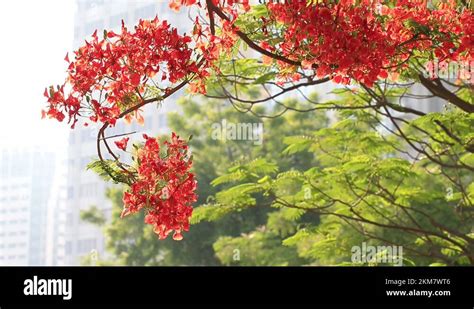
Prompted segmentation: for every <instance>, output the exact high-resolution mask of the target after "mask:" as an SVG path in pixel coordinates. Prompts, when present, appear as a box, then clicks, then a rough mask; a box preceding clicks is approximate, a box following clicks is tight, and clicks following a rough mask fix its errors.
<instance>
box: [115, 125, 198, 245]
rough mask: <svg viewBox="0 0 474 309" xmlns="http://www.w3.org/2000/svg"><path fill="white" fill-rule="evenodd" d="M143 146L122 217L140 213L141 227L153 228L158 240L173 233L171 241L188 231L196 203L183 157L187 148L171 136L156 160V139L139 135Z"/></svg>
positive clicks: (157, 148)
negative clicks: (141, 215) (143, 220)
mask: <svg viewBox="0 0 474 309" xmlns="http://www.w3.org/2000/svg"><path fill="white" fill-rule="evenodd" d="M143 137H144V139H145V144H144V146H143V147H142V148H140V149H139V150H138V158H137V162H139V164H138V166H137V174H138V177H137V180H136V182H135V183H133V184H132V185H131V187H130V189H129V190H128V191H125V192H124V195H123V203H124V210H123V212H122V217H124V216H127V215H129V214H133V213H136V212H138V211H140V210H142V209H143V210H144V211H145V212H146V213H147V215H146V216H145V223H147V224H150V225H153V231H154V232H155V233H156V234H157V235H158V237H159V238H160V239H164V238H166V237H167V236H168V235H169V234H170V233H171V232H173V239H174V240H181V239H182V238H183V236H182V232H183V231H188V230H189V218H190V217H191V214H192V207H191V205H192V203H193V202H195V201H196V200H197V196H196V193H195V191H196V188H197V187H196V181H195V179H194V174H193V173H191V172H190V171H189V170H190V169H191V166H192V162H191V160H190V159H189V158H188V156H187V151H188V146H187V145H186V143H185V141H184V140H182V139H180V138H179V136H177V135H176V134H175V133H173V134H172V136H171V141H166V142H164V143H163V147H166V148H167V151H166V152H165V153H166V154H167V155H166V156H164V157H162V156H160V149H161V146H160V144H159V142H158V140H157V139H156V138H153V137H149V136H147V135H146V134H144V135H143Z"/></svg>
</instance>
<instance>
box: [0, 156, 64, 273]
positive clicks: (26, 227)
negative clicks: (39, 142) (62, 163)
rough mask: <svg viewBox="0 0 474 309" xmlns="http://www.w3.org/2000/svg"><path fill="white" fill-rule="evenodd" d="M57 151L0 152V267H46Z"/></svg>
mask: <svg viewBox="0 0 474 309" xmlns="http://www.w3.org/2000/svg"><path fill="white" fill-rule="evenodd" d="M55 165H56V164H55V155H54V153H53V152H49V151H45V150H41V149H39V148H32V149H2V150H0V265H44V264H45V262H46V239H47V230H46V225H47V212H48V201H49V199H50V197H51V196H50V194H51V185H52V182H53V175H54V173H55Z"/></svg>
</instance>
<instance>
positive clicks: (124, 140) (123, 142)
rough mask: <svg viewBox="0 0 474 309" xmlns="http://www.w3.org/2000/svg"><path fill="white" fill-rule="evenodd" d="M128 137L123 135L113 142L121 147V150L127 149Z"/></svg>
mask: <svg viewBox="0 0 474 309" xmlns="http://www.w3.org/2000/svg"><path fill="white" fill-rule="evenodd" d="M129 139H130V138H128V137H124V138H122V139H121V140H119V141H115V142H114V143H115V145H116V146H117V148H119V149H122V150H123V151H125V150H126V149H127V144H128V140H129Z"/></svg>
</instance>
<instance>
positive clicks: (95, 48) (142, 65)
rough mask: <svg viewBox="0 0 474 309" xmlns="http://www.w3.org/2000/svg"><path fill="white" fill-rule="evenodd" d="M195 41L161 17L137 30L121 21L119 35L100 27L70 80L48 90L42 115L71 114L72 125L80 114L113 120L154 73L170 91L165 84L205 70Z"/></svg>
mask: <svg viewBox="0 0 474 309" xmlns="http://www.w3.org/2000/svg"><path fill="white" fill-rule="evenodd" d="M190 42H191V37H189V36H182V35H179V34H178V32H177V30H176V29H175V28H171V27H170V25H169V24H168V23H167V22H166V21H163V22H161V21H159V20H158V18H155V19H154V20H140V22H139V24H138V25H137V26H136V27H135V31H133V32H131V31H128V30H127V28H126V27H125V26H124V25H123V23H122V32H121V33H120V34H115V33H114V32H111V31H110V32H107V31H104V38H103V39H99V38H98V35H97V31H95V32H94V34H93V35H92V40H91V41H90V42H87V41H86V43H85V45H84V46H82V47H81V48H79V49H78V50H77V51H76V52H75V56H76V57H75V60H74V61H72V62H70V64H69V67H68V70H67V73H68V77H67V81H66V83H65V84H64V85H62V86H59V87H57V88H56V89H54V88H53V87H51V88H50V90H49V91H48V90H46V91H45V93H44V95H45V96H46V97H47V98H48V103H49V104H48V109H47V110H46V111H43V117H45V116H49V117H50V118H56V119H57V120H59V121H62V120H63V119H64V118H65V117H66V116H67V117H68V119H69V122H70V123H71V124H72V126H73V127H74V125H75V124H76V122H77V120H78V117H79V116H86V117H88V118H89V119H90V121H93V122H96V121H100V122H106V121H107V122H109V123H110V124H111V125H114V124H115V121H116V119H117V118H118V117H119V115H120V114H121V113H122V112H124V111H125V110H127V109H128V108H130V107H132V106H133V105H134V103H137V101H138V97H139V96H141V94H143V93H144V91H145V86H146V85H147V83H149V82H150V80H151V79H152V78H154V77H155V76H156V77H157V78H158V80H159V83H158V84H160V83H161V84H162V85H163V89H162V90H163V92H164V93H166V90H167V88H166V87H171V85H172V84H173V83H176V82H177V81H179V80H182V79H183V78H185V77H186V76H188V75H189V74H197V75H200V74H203V73H202V72H203V70H204V71H205V65H202V66H201V67H199V66H198V64H197V62H196V61H195V60H193V49H192V48H191V47H190V46H189V43H190ZM66 61H68V62H69V58H68V57H67V56H66Z"/></svg>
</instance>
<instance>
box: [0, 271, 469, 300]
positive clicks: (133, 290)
mask: <svg viewBox="0 0 474 309" xmlns="http://www.w3.org/2000/svg"><path fill="white" fill-rule="evenodd" d="M34 276H37V279H38V280H39V279H72V297H71V299H70V300H64V299H63V297H62V296H60V295H53V296H49V295H47V296H44V295H43V296H31V295H28V296H25V295H24V288H25V280H27V279H33V278H34ZM387 279H390V280H405V284H402V282H403V281H391V283H393V282H398V283H400V284H401V286H398V285H396V284H386V280H387ZM408 279H412V280H413V279H414V280H415V281H416V284H408V281H407V280H408ZM430 279H432V280H430ZM473 279H474V268H472V267H288V268H285V267H262V268H260V267H0V307H1V309H8V308H10V307H13V305H15V304H35V305H41V304H51V305H59V306H60V307H64V306H66V307H67V306H70V305H81V304H96V305H101V304H112V303H115V304H121V305H127V304H155V305H156V304H280V305H282V304H340V305H344V304H345V305H355V304H359V305H362V304H365V305H376V304H386V305H394V306H396V307H398V308H406V307H405V305H408V304H412V305H420V306H421V305H423V306H427V307H428V308H435V307H436V306H441V307H440V308H442V307H444V308H448V307H447V306H448V305H456V306H455V307H452V306H451V307H449V308H473V304H474V297H473V296H474V284H473ZM387 290H405V291H407V292H409V291H413V290H418V291H432V293H434V292H435V291H442V293H448V292H446V291H449V293H450V295H445V296H434V295H432V296H431V297H428V296H387ZM424 293H428V292H424ZM400 305H402V306H400ZM88 308H89V307H88Z"/></svg>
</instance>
